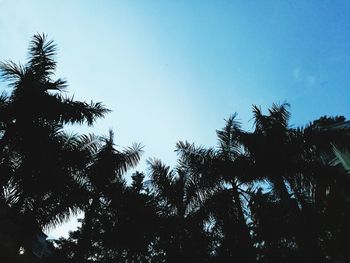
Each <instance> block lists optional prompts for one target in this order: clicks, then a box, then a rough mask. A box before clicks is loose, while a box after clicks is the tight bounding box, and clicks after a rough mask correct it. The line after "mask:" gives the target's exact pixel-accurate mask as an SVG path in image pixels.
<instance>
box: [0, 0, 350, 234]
mask: <svg viewBox="0 0 350 263" xmlns="http://www.w3.org/2000/svg"><path fill="white" fill-rule="evenodd" d="M36 32H39V33H42V32H45V33H47V34H48V35H49V38H52V39H54V40H55V42H56V43H57V45H58V48H59V54H58V63H59V64H58V71H57V76H58V77H64V78H66V79H67V80H68V84H69V91H70V93H71V94H75V98H77V99H82V100H88V101H90V100H91V99H92V100H94V101H102V102H103V103H104V104H105V105H106V106H107V107H108V108H110V109H112V110H113V112H112V113H111V114H109V115H108V116H107V117H106V118H105V119H104V120H101V121H99V122H98V123H97V124H96V125H95V127H94V129H93V131H94V132H95V133H97V134H107V133H108V129H109V128H113V129H114V130H115V133H116V142H117V144H118V145H121V146H128V145H130V144H131V143H132V142H141V143H142V144H143V145H145V154H144V158H143V160H142V162H141V165H140V168H139V169H140V170H144V169H145V160H146V159H147V158H148V157H159V158H161V159H162V160H163V161H164V162H165V163H168V164H170V165H173V164H175V161H176V155H175V153H174V148H175V143H176V142H177V141H179V140H189V141H190V142H196V143H197V144H202V145H207V146H214V145H215V144H216V137H215V130H216V129H219V128H221V127H222V126H223V125H224V118H226V117H228V116H229V115H230V114H232V113H234V112H238V117H239V119H240V120H241V121H242V123H243V125H244V127H246V128H248V129H250V128H251V127H252V121H249V120H250V119H251V118H252V114H251V106H252V104H257V105H261V106H262V108H263V109H267V107H269V106H270V105H271V104H272V103H273V102H278V103H281V102H284V101H287V102H289V103H290V104H291V106H292V108H291V110H292V120H291V124H292V125H294V126H298V125H303V124H306V123H308V122H309V121H311V120H313V119H316V118H318V117H320V116H322V115H345V116H346V117H349V116H350V95H349V85H350V74H349V73H350V1H335V0H332V1H331V0H329V1H322V0H317V1H311V0H310V1H292V0H290V1H287V0H285V1H275V0H270V1H269V0H266V1H258V0H257V1H249V0H247V1H234V0H232V1H214V0H212V1H204V0H201V1H189V0H183V1H179V0H178V1H175V0H173V1H170V0H157V1H156V0H148V1H146V0H144V1H136V0H133V1H116V0H115V1H112V0H111V1H107V0H105V1H90V0H80V1H79V0H75V1H70V0H65V1H62V0H60V1H58V0H57V1H54V0H50V1H47V0H46V1H44V0H40V1H39V0H37V1H34V0H33V1H24V0H23V1H21V0H0V60H6V59H12V60H14V61H15V62H18V61H22V62H24V61H25V58H26V50H27V47H28V43H29V41H30V39H31V36H32V35H33V34H35V33H36ZM0 89H1V90H3V89H6V86H5V85H4V83H0ZM84 131H85V130H84ZM72 225H73V223H72V222H71V223H70V224H68V225H66V226H64V227H62V228H60V229H59V230H56V231H54V232H53V233H52V235H53V236H58V235H61V234H66V231H67V229H69V228H70V227H72Z"/></svg>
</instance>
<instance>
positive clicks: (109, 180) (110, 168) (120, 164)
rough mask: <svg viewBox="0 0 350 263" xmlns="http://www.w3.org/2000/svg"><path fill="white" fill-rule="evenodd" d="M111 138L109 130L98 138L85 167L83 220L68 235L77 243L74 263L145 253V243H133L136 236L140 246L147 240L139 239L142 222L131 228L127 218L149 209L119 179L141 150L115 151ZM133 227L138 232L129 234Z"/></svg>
mask: <svg viewBox="0 0 350 263" xmlns="http://www.w3.org/2000/svg"><path fill="white" fill-rule="evenodd" d="M113 137H114V136H113V132H112V131H110V134H109V136H108V137H107V138H102V145H101V146H100V148H99V149H97V151H96V152H95V153H94V155H93V158H92V162H91V163H90V164H89V165H88V166H87V167H86V168H85V173H86V177H85V178H84V179H85V180H86V181H85V184H84V187H85V189H86V191H87V193H88V198H87V200H86V202H85V206H84V209H83V210H84V214H85V217H84V219H83V220H82V227H81V228H80V230H79V231H77V232H76V233H74V235H73V236H72V238H73V240H74V239H75V240H76V242H77V243H76V246H75V247H74V249H73V251H74V257H73V260H75V261H76V262H89V261H90V260H91V261H93V262H96V261H97V262H100V261H103V262H109V261H111V262H115V261H116V260H118V261H120V260H122V259H124V260H125V259H126V258H132V257H134V256H135V254H138V253H141V252H140V250H142V249H146V250H147V245H148V244H145V245H143V246H141V245H140V244H138V242H137V240H138V239H137V238H138V237H140V240H139V242H140V243H142V242H148V241H149V240H148V239H147V238H146V239H145V240H143V239H142V238H143V237H144V234H145V233H146V232H145V231H143V232H142V231H141V230H140V229H139V228H140V226H142V222H138V224H132V227H131V226H130V221H129V220H130V217H131V218H132V220H135V218H136V215H131V213H132V211H135V209H138V208H140V207H144V208H146V207H149V206H148V205H147V201H146V200H144V197H143V199H142V198H141V197H140V198H138V195H137V193H135V192H134V191H131V190H129V189H128V188H127V186H126V182H125V179H124V178H123V174H124V173H126V172H127V171H128V170H129V169H130V168H133V167H135V166H136V164H137V163H138V161H139V160H140V155H141V153H142V147H141V145H139V144H134V145H133V146H132V147H129V148H125V149H124V150H122V151H119V150H117V149H115V145H114V138H113ZM135 195H136V197H135ZM138 202H141V203H142V205H143V206H142V205H140V203H138ZM132 205H134V206H132ZM129 206H131V207H129ZM128 208H130V210H128ZM149 208H150V207H149ZM144 215H146V213H144ZM142 219H144V220H145V221H147V216H145V217H143V218H139V220H142ZM143 223H146V222H143ZM136 228H137V229H139V230H140V232H139V233H136V234H134V235H133V234H132V233H135V230H136ZM147 234H149V233H148V232H147ZM128 236H129V237H128ZM131 237H132V238H131ZM137 245H139V247H138V249H136V246H137ZM132 248H135V249H134V250H133V249H132ZM145 253H146V252H144V254H145ZM108 260H109V261H108ZM75 261H74V262H75Z"/></svg>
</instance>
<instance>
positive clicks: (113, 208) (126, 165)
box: [0, 34, 350, 263]
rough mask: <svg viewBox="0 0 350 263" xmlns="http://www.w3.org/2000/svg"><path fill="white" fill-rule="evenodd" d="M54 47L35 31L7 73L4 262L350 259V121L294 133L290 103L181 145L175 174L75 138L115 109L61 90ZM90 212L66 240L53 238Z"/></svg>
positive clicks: (325, 120)
mask: <svg viewBox="0 0 350 263" xmlns="http://www.w3.org/2000/svg"><path fill="white" fill-rule="evenodd" d="M55 56H56V46H55V44H54V43H53V41H49V40H47V37H46V35H39V34H37V35H35V36H34V37H33V39H32V41H31V43H30V46H29V58H28V61H27V62H26V64H24V65H20V64H15V63H14V62H12V61H7V62H3V63H1V64H0V72H1V77H2V80H4V81H7V83H8V85H9V88H10V92H9V94H7V93H3V94H2V95H1V96H0V186H1V188H0V252H1V255H2V261H3V262H50V263H58V262H68V263H69V262H70V263H80V262H81V263H84V262H86V263H87V262H97V263H98V262H100V263H107V262H248V263H253V262H259V263H284V262H285V263H289V262H315V263H316V262H317V263H318V262H325V263H326V262H329V263H330V262H350V245H349V244H350V242H349V240H348V237H349V236H350V227H349V226H350V225H349V222H350V203H349V200H350V177H349V173H350V154H349V152H348V151H349V149H350V140H349V139H350V122H349V121H346V119H345V118H344V117H342V116H335V117H327V116H323V117H321V118H319V119H318V120H315V121H313V122H311V123H309V124H307V125H305V126H304V127H296V128H295V127H290V126H289V119H290V110H289V109H290V106H289V104H287V103H284V104H281V105H278V104H273V105H272V106H271V108H270V109H268V111H267V113H264V112H263V111H262V109H261V108H260V107H258V106H253V108H252V112H253V119H254V128H253V129H252V130H251V131H246V130H244V129H243V128H242V127H241V124H240V123H239V122H238V121H237V118H236V116H237V114H233V115H231V116H230V117H229V118H228V119H227V120H226V121H225V125H224V127H223V128H222V129H221V130H218V131H217V139H218V143H217V146H216V147H204V146H197V145H195V144H193V143H190V142H187V141H180V142H178V143H177V145H176V150H175V151H176V153H177V154H178V162H177V165H176V166H175V167H173V168H170V167H169V166H167V165H166V164H164V163H163V162H162V161H161V160H159V159H149V160H148V162H147V163H148V169H147V171H145V172H139V171H137V172H134V173H133V174H132V176H131V180H132V181H131V183H130V182H128V181H127V180H126V178H127V177H126V174H128V172H129V171H130V169H131V168H135V167H136V165H137V164H138V162H139V160H140V156H141V154H142V152H143V147H142V145H140V144H134V145H132V146H131V147H127V148H122V149H118V147H116V145H115V143H114V134H113V132H112V131H110V132H109V135H108V136H96V135H93V134H89V135H80V134H67V133H66V132H65V125H67V124H73V125H83V124H85V125H93V124H94V122H95V121H96V120H97V119H98V118H102V117H103V116H104V115H105V114H106V113H108V112H109V110H108V109H107V108H105V107H104V105H103V104H102V103H100V102H97V103H96V102H90V103H87V102H84V101H77V100H75V99H74V98H73V97H68V96H66V95H64V92H65V91H66V88H67V85H66V82H65V81H64V80H63V79H59V78H58V79H54V73H55V69H56V60H55ZM78 213H83V214H84V218H83V219H82V220H81V226H80V227H79V228H78V229H77V230H76V231H74V232H71V233H70V236H69V238H66V239H64V238H61V239H59V240H50V241H48V240H45V235H44V234H43V233H44V232H45V231H46V230H47V229H49V228H52V227H55V226H57V225H58V224H61V223H63V222H65V221H67V220H68V219H69V218H70V216H72V215H75V214H78Z"/></svg>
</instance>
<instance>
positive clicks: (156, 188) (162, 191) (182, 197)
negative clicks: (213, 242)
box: [147, 157, 216, 262]
mask: <svg viewBox="0 0 350 263" xmlns="http://www.w3.org/2000/svg"><path fill="white" fill-rule="evenodd" d="M148 164H149V171H150V172H149V176H150V180H149V181H148V182H147V184H148V185H149V186H150V187H151V190H152V192H153V194H154V195H155V199H156V200H157V202H158V207H159V211H160V220H161V223H160V230H159V231H160V232H159V238H160V240H159V249H160V250H161V251H164V253H165V261H166V262H178V261H181V262H198V261H200V262H207V261H208V260H209V259H210V253H209V252H210V250H211V249H210V242H209V236H208V233H207V231H206V230H205V228H206V225H207V223H208V222H209V218H208V216H207V214H206V212H205V210H204V207H203V206H202V204H204V203H205V202H206V200H207V198H208V197H209V196H210V195H211V192H212V191H213V189H215V187H216V186H215V185H211V184H209V182H208V181H205V180H203V179H204V178H203V177H201V176H197V175H198V174H194V173H192V172H191V170H190V167H189V166H188V163H187V160H185V159H182V158H181V157H180V159H179V164H178V166H177V167H176V168H175V169H174V170H171V169H170V167H169V166H166V165H164V164H163V163H162V162H161V161H160V160H157V159H150V160H148Z"/></svg>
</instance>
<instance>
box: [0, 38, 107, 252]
mask: <svg viewBox="0 0 350 263" xmlns="http://www.w3.org/2000/svg"><path fill="white" fill-rule="evenodd" d="M55 55H56V46H55V45H54V43H53V41H47V37H46V35H35V36H34V37H33V40H32V41H31V44H30V47H29V59H28V62H27V63H26V64H25V65H17V64H15V63H14V62H12V61H8V62H3V63H1V64H0V71H1V76H2V78H3V79H4V80H6V81H8V83H9V87H10V88H11V89H12V90H11V93H10V95H6V94H3V95H2V96H1V99H0V101H1V103H0V104H1V105H0V118H1V120H0V123H1V125H0V126H1V127H0V129H1V134H0V135H1V136H0V160H1V162H0V167H1V168H0V169H1V171H2V172H3V174H2V178H1V180H0V183H1V187H2V189H4V191H3V192H2V201H3V203H4V205H5V206H7V207H9V209H10V210H13V211H15V212H14V214H15V215H16V217H19V219H16V222H17V224H18V225H19V227H20V228H21V230H22V231H21V232H22V233H21V234H22V237H19V238H18V242H17V244H16V245H15V246H14V247H15V250H14V251H15V253H17V252H16V250H17V251H18V247H19V246H25V247H26V248H29V247H30V246H31V245H30V243H31V240H32V238H33V236H34V235H35V234H36V233H38V231H40V230H41V229H43V228H44V227H47V226H50V225H55V224H57V223H60V222H62V221H64V220H65V219H67V218H68V216H69V215H70V213H71V212H75V211H76V209H77V204H78V203H79V202H80V201H81V196H80V194H81V193H82V190H81V187H80V184H79V181H78V178H79V177H80V176H82V175H81V173H80V171H81V168H82V167H84V165H85V163H84V162H85V161H87V159H88V157H89V154H88V152H87V151H86V150H87V148H86V147H85V146H83V143H84V140H83V138H82V137H79V136H68V135H67V134H66V133H65V132H64V131H63V128H64V125H65V124H68V123H70V124H83V123H87V124H88V125H92V124H93V122H94V121H95V120H96V119H97V118H100V117H103V116H104V114H105V113H107V112H108V111H109V110H107V109H106V108H105V107H104V106H103V105H102V104H101V103H93V102H91V103H90V104H88V103H86V102H80V101H75V100H74V99H73V98H69V97H64V96H63V95H62V94H63V91H64V90H65V88H66V82H65V81H64V80H62V79H57V80H53V76H54V73H55V69H56V61H55ZM82 157H85V158H82Z"/></svg>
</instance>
